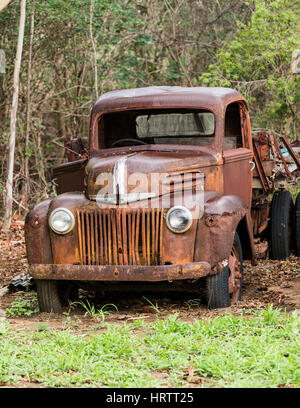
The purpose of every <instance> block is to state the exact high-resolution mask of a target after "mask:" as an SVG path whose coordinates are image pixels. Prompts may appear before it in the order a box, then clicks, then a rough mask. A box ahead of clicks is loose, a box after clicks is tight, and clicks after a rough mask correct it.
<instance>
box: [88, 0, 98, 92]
mask: <svg viewBox="0 0 300 408" xmlns="http://www.w3.org/2000/svg"><path fill="white" fill-rule="evenodd" d="M93 13H94V0H91V4H90V27H89V28H90V39H91V43H92V47H93V53H94V87H95V94H96V99H98V70H97V51H96V44H95V39H94V36H93Z"/></svg>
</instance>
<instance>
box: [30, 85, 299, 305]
mask: <svg viewBox="0 0 300 408" xmlns="http://www.w3.org/2000/svg"><path fill="white" fill-rule="evenodd" d="M275 136H276V137H275ZM65 149H66V152H67V156H68V161H67V162H66V163H64V164H61V165H59V166H57V167H55V168H54V169H53V180H54V182H55V184H56V192H57V195H56V196H55V197H53V198H51V199H47V200H45V201H42V202H40V203H39V204H37V205H36V206H35V207H34V208H33V209H32V210H31V211H30V212H29V214H28V215H27V217H26V222H25V237H26V248H27V257H28V261H29V264H30V273H31V276H32V277H33V278H34V280H35V282H36V286H37V294H38V301H39V308H40V311H42V312H54V313H59V312H61V311H62V302H63V300H64V299H65V298H68V297H70V296H71V294H72V293H73V290H76V288H78V287H81V286H82V285H83V286H84V285H95V286H102V287H103V286H104V287H106V288H112V287H116V285H117V286H118V288H120V287H121V290H122V288H124V290H128V288H129V290H132V291H134V290H135V289H134V288H135V287H144V286H145V285H150V284H153V285H154V286H155V288H156V289H157V290H158V289H159V288H164V290H172V289H177V290H180V289H181V288H182V290H183V289H186V288H193V290H197V288H199V289H200V287H201V286H203V287H204V288H205V289H206V293H207V302H208V307H209V308H220V307H228V306H230V304H232V303H234V302H237V301H239V300H240V299H241V295H242V281H243V260H244V259H249V260H251V261H252V263H253V264H255V263H257V260H258V259H259V258H262V257H264V256H268V255H269V256H271V257H272V258H273V259H285V258H286V257H288V256H289V255H290V251H291V250H293V251H295V253H296V254H297V255H300V218H299V217H300V216H299V214H300V208H299V206H300V198H299V199H298V197H297V199H296V200H295V202H294V200H293V199H292V196H291V194H290V192H289V191H288V189H287V187H288V186H290V185H292V184H296V183H297V181H298V178H299V174H300V171H299V170H300V164H299V159H298V155H297V149H296V148H293V147H292V146H291V145H290V144H289V143H288V141H287V139H286V137H285V136H279V137H278V135H275V134H274V132H271V131H266V130H262V129H258V130H251V127H250V119H249V113H248V109H247V104H246V102H245V99H244V98H243V96H242V95H241V94H240V93H239V92H237V91H235V90H233V89H229V88H209V87H195V88H184V87H165V86H161V87H155V86H154V87H146V88H138V89H128V90H120V91H112V92H108V93H106V94H103V95H102V96H101V97H100V98H99V99H98V100H97V101H96V103H95V104H94V105H93V107H92V109H91V111H90V119H89V134H88V138H83V139H81V138H77V139H72V140H65ZM203 283H204V284H203ZM187 290H188V289H187Z"/></svg>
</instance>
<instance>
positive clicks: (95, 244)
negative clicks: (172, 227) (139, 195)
mask: <svg viewBox="0 0 300 408" xmlns="http://www.w3.org/2000/svg"><path fill="white" fill-rule="evenodd" d="M163 213H164V210H163V209H161V208H159V209H155V208H152V209H144V208H143V209H142V211H141V210H140V209H130V208H111V209H90V210H89V209H87V210H86V209H84V208H83V209H80V210H77V211H76V219H77V235H78V246H79V253H80V263H81V264H82V265H103V264H108V265H136V264H141V265H159V262H160V259H161V254H162V242H163V241H162V234H163V231H161V229H162V219H163ZM103 219H105V225H107V226H108V228H103V227H102V220H103ZM131 220H134V222H133V223H132V222H131ZM109 221H110V222H109ZM160 236H161V239H159V237H160ZM103 243H104V246H103ZM104 250H105V251H106V252H108V253H109V254H112V257H111V256H109V257H108V258H109V259H106V258H105V253H104Z"/></svg>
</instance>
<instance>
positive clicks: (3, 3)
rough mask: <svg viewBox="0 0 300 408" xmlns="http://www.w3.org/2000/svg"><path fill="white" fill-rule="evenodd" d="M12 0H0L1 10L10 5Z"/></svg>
mask: <svg viewBox="0 0 300 408" xmlns="http://www.w3.org/2000/svg"><path fill="white" fill-rule="evenodd" d="M10 2H11V0H0V11H1V10H3V9H4V8H5V7H6V6H8V5H9V3H10Z"/></svg>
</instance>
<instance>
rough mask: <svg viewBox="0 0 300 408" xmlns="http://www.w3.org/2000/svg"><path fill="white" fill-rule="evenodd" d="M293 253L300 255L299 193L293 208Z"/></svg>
mask: <svg viewBox="0 0 300 408" xmlns="http://www.w3.org/2000/svg"><path fill="white" fill-rule="evenodd" d="M294 225H295V255H296V256H300V193H299V194H298V195H297V198H296V202H295V209H294Z"/></svg>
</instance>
